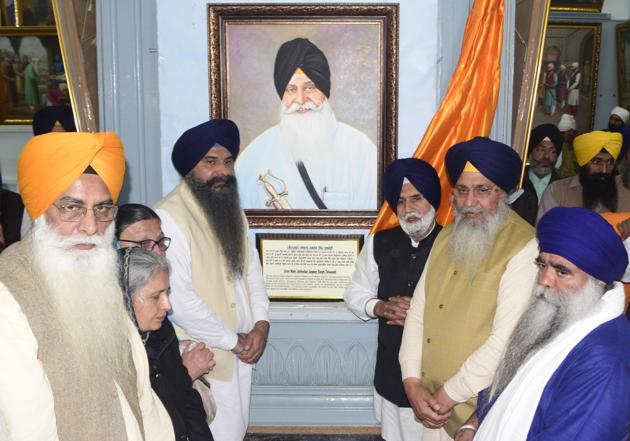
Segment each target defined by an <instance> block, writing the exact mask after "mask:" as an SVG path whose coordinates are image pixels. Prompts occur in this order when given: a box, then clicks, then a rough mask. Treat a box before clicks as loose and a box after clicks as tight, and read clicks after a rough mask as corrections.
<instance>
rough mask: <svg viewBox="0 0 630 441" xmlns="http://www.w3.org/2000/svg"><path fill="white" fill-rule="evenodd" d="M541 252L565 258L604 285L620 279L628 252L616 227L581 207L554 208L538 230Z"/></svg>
mask: <svg viewBox="0 0 630 441" xmlns="http://www.w3.org/2000/svg"><path fill="white" fill-rule="evenodd" d="M536 231H537V236H538V243H539V246H540V251H541V252H545V253H551V254H556V255H558V256H561V257H564V258H565V259H567V260H568V261H570V262H571V263H573V264H574V265H575V266H577V267H578V268H580V269H581V270H582V271H584V272H585V273H587V274H589V275H591V276H593V277H594V278H596V279H597V280H601V281H602V282H605V283H612V282H614V281H615V280H619V279H620V278H621V277H622V276H623V274H624V273H625V271H626V268H627V267H628V253H627V252H626V248H625V247H624V245H623V242H622V241H621V238H620V237H619V236H618V235H617V233H616V232H615V230H614V229H613V227H612V226H611V225H610V224H609V223H608V222H606V220H604V218H603V217H601V216H600V215H599V214H597V213H595V212H594V211H592V210H588V209H586V208H579V207H573V208H568V207H555V208H552V209H551V210H549V211H548V212H547V213H546V214H545V215H544V216H543V217H542V218H541V219H540V221H539V222H538V225H537V227H536Z"/></svg>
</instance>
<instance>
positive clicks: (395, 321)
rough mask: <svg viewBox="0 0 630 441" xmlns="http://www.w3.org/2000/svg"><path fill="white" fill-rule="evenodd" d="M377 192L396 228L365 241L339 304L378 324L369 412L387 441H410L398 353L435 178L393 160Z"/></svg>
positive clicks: (409, 162)
mask: <svg viewBox="0 0 630 441" xmlns="http://www.w3.org/2000/svg"><path fill="white" fill-rule="evenodd" d="M383 193H384V195H385V199H386V200H387V203H388V205H389V208H390V209H391V210H392V211H393V212H394V213H396V216H397V217H398V222H399V224H400V225H399V226H397V227H395V228H392V229H389V230H383V231H379V232H378V233H376V234H375V235H374V236H369V237H368V238H367V240H366V243H365V246H364V247H363V250H362V251H361V254H360V255H359V257H358V259H357V263H356V269H355V272H354V274H353V276H352V279H351V281H350V284H349V285H348V287H347V288H346V292H345V293H344V300H345V302H346V306H347V307H348V308H349V309H350V310H351V311H352V312H353V313H354V314H355V315H356V316H357V317H359V318H360V319H362V320H370V319H376V318H378V320H379V328H378V348H377V352H376V372H375V373H374V389H375V391H374V413H375V415H376V418H377V419H378V420H379V421H380V422H381V436H382V437H383V439H385V440H387V441H412V440H413V441H416V440H418V439H420V436H421V435H422V424H420V423H419V422H418V421H417V420H416V419H415V417H414V413H413V410H412V409H411V405H410V404H409V401H408V400H407V396H406V395H405V391H404V389H403V385H402V377H401V373H400V364H399V363H398V351H399V349H400V341H401V338H402V332H403V328H402V326H403V324H404V323H405V317H406V315H407V309H408V308H409V301H410V300H411V296H412V295H413V291H414V289H415V287H416V284H417V283H418V279H419V278H420V274H422V270H423V268H424V265H425V263H426V261H427V258H428V257H429V252H430V251H431V247H432V246H433V242H434V240H435V238H436V237H437V235H438V233H439V232H440V230H441V229H442V227H441V226H440V225H438V224H437V223H436V222H435V212H436V210H437V209H438V208H439V206H440V179H439V178H438V175H437V173H436V172H435V170H434V169H433V167H431V166H430V165H429V164H427V163H426V162H424V161H422V160H420V159H412V158H408V159H397V160H396V161H394V162H392V164H391V165H390V166H389V167H388V168H387V171H386V172H385V175H384V176H383Z"/></svg>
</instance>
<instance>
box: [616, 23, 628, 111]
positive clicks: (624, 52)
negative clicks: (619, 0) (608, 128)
mask: <svg viewBox="0 0 630 441" xmlns="http://www.w3.org/2000/svg"><path fill="white" fill-rule="evenodd" d="M617 79H618V81H619V105H620V106H621V107H623V108H625V109H630V23H624V24H620V25H617Z"/></svg>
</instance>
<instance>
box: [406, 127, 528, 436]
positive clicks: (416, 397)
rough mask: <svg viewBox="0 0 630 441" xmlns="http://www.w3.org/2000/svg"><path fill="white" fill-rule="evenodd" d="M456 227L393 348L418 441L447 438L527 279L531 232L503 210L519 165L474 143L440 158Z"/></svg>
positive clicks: (491, 359)
mask: <svg viewBox="0 0 630 441" xmlns="http://www.w3.org/2000/svg"><path fill="white" fill-rule="evenodd" d="M445 164H446V169H447V172H448V175H449V178H450V179H451V181H452V182H453V189H452V193H451V204H452V206H453V210H454V213H455V222H454V223H453V224H451V225H448V226H446V227H444V228H443V229H442V231H441V232H440V234H439V235H438V237H437V238H436V240H435V243H434V244H433V248H432V250H431V255H430V257H429V260H428V262H427V265H426V267H425V269H424V271H423V273H422V276H421V277H420V280H419V282H418V285H417V286H416V290H415V292H414V295H413V298H412V300H411V304H410V306H409V310H408V311H407V318H406V320H405V327H404V332H403V338H402V345H401V348H400V356H399V360H400V366H401V369H402V377H403V385H404V388H405V392H406V393H407V397H408V398H409V402H410V403H411V406H412V407H413V409H414V412H415V414H416V416H417V417H418V419H420V420H421V421H422V423H423V424H424V426H425V429H424V431H423V441H432V440H451V439H452V437H453V436H454V433H455V431H456V430H457V429H458V428H459V427H460V426H461V425H462V424H463V423H464V421H466V420H467V419H468V417H470V415H471V414H472V413H473V412H474V410H475V404H476V400H475V397H476V396H477V394H478V393H479V391H481V390H483V389H485V388H487V387H488V386H489V385H490V383H491V382H492V378H493V376H494V371H495V369H496V367H497V365H498V363H499V358H500V356H501V353H502V351H503V348H504V345H505V342H506V341H507V339H508V337H509V335H510V333H511V332H512V330H513V328H514V325H515V324H516V322H517V321H518V319H519V317H520V314H521V313H522V312H523V310H524V309H525V307H526V305H527V302H528V299H529V297H530V293H531V288H532V285H533V282H534V277H535V269H536V268H535V266H534V265H533V261H534V258H535V257H536V252H537V247H536V240H535V239H534V229H533V228H532V226H531V225H529V224H528V223H527V222H525V221H524V220H523V219H522V218H521V217H520V216H519V215H517V214H516V213H514V212H513V211H512V210H511V209H510V208H509V206H508V204H507V194H508V193H509V192H511V191H512V190H513V189H514V188H515V187H516V185H517V184H518V180H519V176H520V172H521V166H522V162H521V160H520V158H519V156H518V154H517V153H516V152H515V151H514V150H513V149H512V148H510V147H508V146H507V145H505V144H502V143H499V142H496V141H492V140H490V139H488V138H483V137H477V138H474V139H472V140H470V141H466V142H462V143H459V144H456V145H454V146H453V147H451V148H450V149H449V150H448V152H447V153H446V157H445Z"/></svg>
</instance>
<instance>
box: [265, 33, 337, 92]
mask: <svg viewBox="0 0 630 441" xmlns="http://www.w3.org/2000/svg"><path fill="white" fill-rule="evenodd" d="M298 67H299V68H300V69H302V71H303V72H304V73H305V74H306V76H307V77H309V78H310V79H311V80H312V81H313V82H314V83H315V85H316V86H317V88H318V89H319V90H321V91H322V93H323V94H324V95H326V97H327V98H329V97H330V68H329V67H328V60H326V55H324V53H323V52H322V51H321V50H319V48H318V47H317V46H315V45H314V44H313V43H311V42H310V41H308V39H306V38H296V39H295V40H291V41H287V42H286V43H284V44H283V45H282V46H280V49H278V54H277V55H276V63H275V65H274V67H273V81H274V83H275V85H276V91H277V92H278V95H279V96H280V99H282V96H283V95H284V90H285V89H286V88H287V84H289V80H291V77H292V76H293V74H294V73H295V70H296V69H297V68H298Z"/></svg>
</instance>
